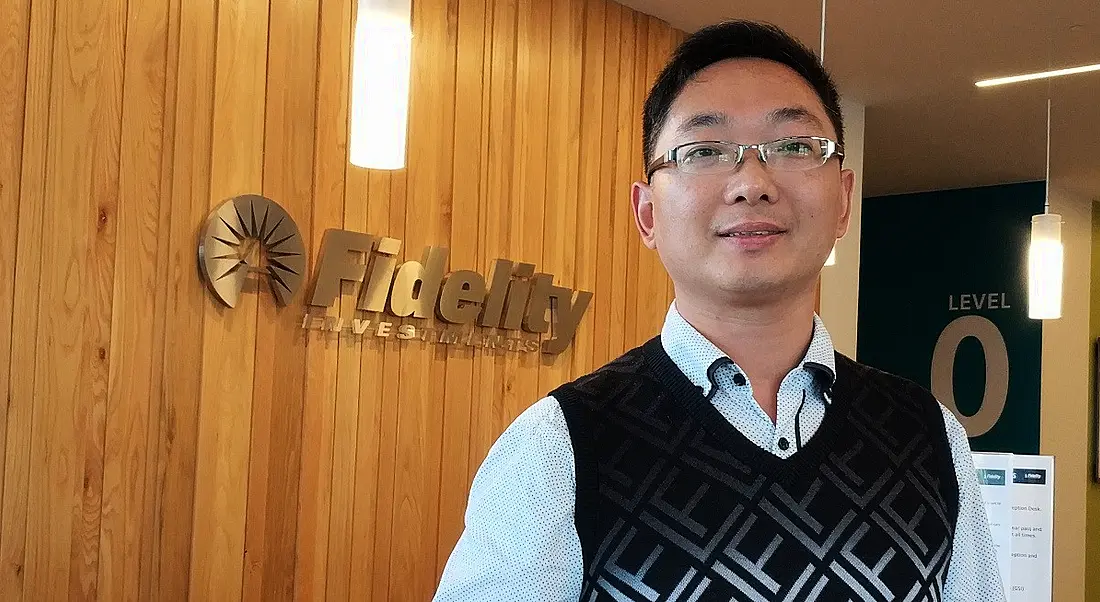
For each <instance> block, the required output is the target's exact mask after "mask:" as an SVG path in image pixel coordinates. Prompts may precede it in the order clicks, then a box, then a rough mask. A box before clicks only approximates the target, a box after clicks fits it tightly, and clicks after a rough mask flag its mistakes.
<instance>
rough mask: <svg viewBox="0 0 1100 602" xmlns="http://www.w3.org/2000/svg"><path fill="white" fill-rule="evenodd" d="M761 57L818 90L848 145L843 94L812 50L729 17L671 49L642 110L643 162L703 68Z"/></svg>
mask: <svg viewBox="0 0 1100 602" xmlns="http://www.w3.org/2000/svg"><path fill="white" fill-rule="evenodd" d="M737 58H760V59H766V60H770V61H775V62H777V63H780V64H783V65H786V66H788V67H790V68H791V69H793V70H794V71H795V72H796V73H798V74H799V75H800V76H802V78H803V79H805V80H806V82H807V83H809V84H810V86H811V87H812V88H813V89H814V91H815V92H816V93H817V97H818V98H819V99H821V104H822V105H823V106H824V107H825V113H826V114H827V115H828V117H829V121H831V122H832V124H833V127H834V128H835V129H836V132H837V142H839V143H840V144H841V145H843V144H844V121H843V118H842V117H841V114H840V95H839V94H838V93H837V90H836V84H834V83H833V80H832V78H831V77H830V76H829V72H828V71H826V70H825V67H824V66H823V65H822V64H821V61H820V60H819V59H818V57H817V55H816V54H815V53H814V51H813V50H810V49H809V48H807V47H806V46H805V45H804V44H802V43H801V42H799V41H798V40H797V39H795V38H794V37H793V36H791V35H790V34H788V33H787V32H785V31H783V30H782V29H780V28H779V27H777V26H775V25H772V24H770V23H758V22H755V21H725V22H722V23H717V24H715V25H710V26H708V27H704V28H703V29H700V30H699V31H697V32H695V33H693V34H691V35H690V36H688V37H687V39H685V40H684V41H683V42H682V43H681V44H680V46H679V47H678V48H677V49H676V51H675V52H674V53H673V54H672V57H671V58H670V59H669V62H668V64H667V65H665V68H664V69H663V70H662V71H661V74H660V75H659V76H657V81H656V82H654V84H653V87H652V88H651V89H650V90H649V96H647V97H646V100H645V108H644V110H643V113H642V152H643V154H644V155H645V156H644V157H643V161H642V165H648V164H649V162H650V161H652V160H653V153H654V150H655V149H654V147H655V146H656V144H657V136H658V135H660V133H661V129H662V128H663V127H664V125H665V121H667V120H668V113H669V110H670V109H671V107H672V103H673V102H675V101H676V98H677V97H679V96H680V93H681V92H682V91H683V89H684V87H685V86H686V85H687V84H688V83H689V82H690V81H691V80H692V79H693V78H694V77H695V76H696V75H697V74H698V73H699V72H700V71H702V70H704V69H706V68H707V67H709V66H711V65H713V64H715V63H717V62H720V61H724V60H727V59H737Z"/></svg>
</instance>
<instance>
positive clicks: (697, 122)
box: [676, 113, 730, 134]
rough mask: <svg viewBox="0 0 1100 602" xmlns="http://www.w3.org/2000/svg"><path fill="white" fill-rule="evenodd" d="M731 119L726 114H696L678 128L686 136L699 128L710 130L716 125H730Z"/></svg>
mask: <svg viewBox="0 0 1100 602" xmlns="http://www.w3.org/2000/svg"><path fill="white" fill-rule="evenodd" d="M729 123H730V119H729V117H726V114H725V113H696V114H695V115H692V116H691V117H689V118H687V119H686V120H684V121H683V123H681V124H680V127H678V128H676V131H678V132H679V133H681V134H686V133H688V132H690V131H692V130H697V129H699V128H709V127H714V126H716V125H729Z"/></svg>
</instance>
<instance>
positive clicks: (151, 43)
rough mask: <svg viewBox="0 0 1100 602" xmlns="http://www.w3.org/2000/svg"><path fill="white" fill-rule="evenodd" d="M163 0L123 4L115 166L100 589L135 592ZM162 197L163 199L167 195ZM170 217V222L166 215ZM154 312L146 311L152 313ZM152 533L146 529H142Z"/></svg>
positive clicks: (157, 258) (153, 342)
mask: <svg viewBox="0 0 1100 602" xmlns="http://www.w3.org/2000/svg"><path fill="white" fill-rule="evenodd" d="M168 5H169V3H168V1H167V0H161V1H159V2H142V3H129V4H128V5H127V11H128V15H127V23H126V32H127V36H126V50H125V59H124V60H125V67H124V74H123V80H122V81H123V82H124V88H123V105H122V138H121V146H120V148H121V157H120V174H119V183H120V191H119V204H118V219H117V223H118V226H119V234H120V235H119V236H118V241H117V244H116V246H115V257H114V262H115V265H116V272H115V278H114V294H113V295H112V309H111V314H112V318H111V323H112V324H113V325H114V326H113V328H112V331H113V332H112V336H111V340H110V354H109V358H110V375H109V381H108V384H107V430H106V435H105V437H104V468H103V504H102V515H103V518H102V522H101V524H100V534H99V538H100V547H99V555H100V562H99V575H98V590H99V596H100V597H101V598H102V599H105V600H136V599H138V596H139V593H140V592H139V588H140V582H141V570H142V568H143V567H147V566H148V564H147V563H146V562H143V560H145V559H144V558H143V556H142V539H143V537H142V535H143V533H142V529H143V527H144V526H145V524H146V522H145V519H144V512H145V509H146V503H145V498H146V496H149V495H151V494H152V492H151V491H149V490H147V489H146V486H147V484H148V479H147V478H146V475H147V473H151V472H155V467H156V456H155V455H153V457H152V459H151V461H150V458H149V455H150V453H153V454H155V452H156V450H155V448H153V449H150V446H149V441H148V439H149V436H148V433H149V430H150V428H151V426H152V424H153V422H152V420H151V415H152V413H153V412H154V410H155V408H156V407H157V406H156V405H155V404H153V403H151V394H152V392H153V390H154V388H156V384H155V381H154V378H158V379H159V377H160V372H161V362H163V359H164V358H163V356H162V355H157V354H156V353H155V350H156V348H157V346H158V340H157V339H158V338H159V330H160V328H161V326H160V325H159V324H158V323H157V322H158V321H157V320H156V317H157V316H158V314H157V310H158V309H160V308H161V307H162V306H160V307H158V305H157V303H156V302H157V300H158V293H157V292H158V289H162V288H163V287H162V286H159V285H160V278H161V274H162V273H163V272H162V271H161V259H162V256H161V255H160V252H161V245H160V244H159V241H160V240H162V239H164V238H167V237H164V236H161V232H162V231H161V227H162V220H161V215H162V211H161V204H162V199H163V196H162V195H161V185H162V172H161V164H162V161H163V154H164V149H163V148H162V147H163V143H164V136H163V131H162V130H163V129H164V114H165V105H164V94H165V76H166V70H167V55H166V51H167V43H168ZM164 204H165V205H167V203H166V202H165V203H164ZM164 226H165V227H167V225H166V224H164ZM150 318H152V319H150ZM146 537H148V536H146Z"/></svg>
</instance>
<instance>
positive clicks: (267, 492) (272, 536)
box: [243, 0, 324, 600]
mask: <svg viewBox="0 0 1100 602" xmlns="http://www.w3.org/2000/svg"><path fill="white" fill-rule="evenodd" d="M269 19H270V22H269V24H268V33H267V35H268V40H267V81H266V89H267V92H266V110H265V125H264V129H263V133H264V142H263V149H264V150H263V192H264V194H265V195H266V196H267V197H269V198H272V199H274V200H275V201H276V202H278V203H279V204H280V205H281V206H282V207H283V208H284V209H285V210H286V211H287V213H288V214H289V215H290V216H291V217H292V218H293V219H294V220H295V222H297V224H298V228H299V231H300V232H302V233H303V237H305V238H306V239H305V246H306V248H309V247H310V246H311V245H310V242H311V241H310V240H309V238H308V237H309V236H310V232H311V223H310V222H311V208H312V206H313V205H314V203H315V202H324V201H323V200H320V199H315V197H314V194H313V145H314V137H315V135H316V134H315V131H316V126H317V124H316V119H315V110H316V102H317V88H316V82H317V74H316V73H317V30H318V23H317V20H318V6H317V1H316V0H303V1H301V2H293V3H282V2H275V3H272V4H271V10H270V17H269ZM264 288H265V289H266V288H267V286H266V284H265V286H264ZM307 294H308V293H307V291H304V290H303V291H299V292H298V294H297V295H295V296H294V298H293V299H291V301H290V303H288V305H287V306H286V307H282V308H280V307H278V306H277V305H276V303H275V300H274V297H273V296H272V295H269V294H266V290H265V291H264V293H263V294H261V295H260V297H259V322H258V324H257V326H256V332H257V335H256V341H255V344H256V348H255V353H256V360H255V361H256V365H255V372H256V379H255V385H254V389H253V398H252V429H251V431H252V456H251V461H250V466H249V487H248V510H247V513H248V519H247V523H246V527H245V560H246V566H245V581H244V585H243V596H244V597H245V598H246V599H252V600H289V599H291V598H292V597H293V592H294V566H295V544H296V541H297V533H296V531H297V517H298V491H297V484H298V480H297V476H298V471H299V467H300V465H301V416H302V408H303V396H304V386H305V367H306V365H305V348H306V347H305V346H306V340H305V337H303V336H302V333H300V332H299V331H298V325H299V324H300V323H301V316H302V313H303V312H304V311H305V307H306V305H305V298H306V295H307Z"/></svg>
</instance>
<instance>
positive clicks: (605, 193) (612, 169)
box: [592, 0, 626, 366]
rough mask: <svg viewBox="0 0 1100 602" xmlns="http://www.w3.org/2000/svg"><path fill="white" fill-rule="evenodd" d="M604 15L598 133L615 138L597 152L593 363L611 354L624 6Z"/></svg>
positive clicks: (608, 4) (602, 361)
mask: <svg viewBox="0 0 1100 602" xmlns="http://www.w3.org/2000/svg"><path fill="white" fill-rule="evenodd" d="M604 4H605V6H606V8H607V10H606V13H607V16H606V19H605V30H604V31H605V38H604V49H605V60H604V79H603V105H602V109H601V110H602V112H603V115H602V118H603V121H602V126H601V132H600V134H601V136H602V138H603V140H615V141H616V142H615V144H611V145H609V146H610V148H606V149H605V150H604V152H603V154H602V155H601V156H600V194H599V197H598V198H599V208H598V211H597V215H598V219H597V221H596V224H597V228H598V234H597V241H596V245H597V246H596V248H597V249H598V252H597V254H596V285H595V287H594V289H595V290H594V291H593V293H594V294H593V303H592V305H593V311H592V333H593V334H592V362H593V365H594V366H600V365H603V364H605V363H607V362H608V361H609V360H610V359H611V358H612V357H613V355H612V353H613V352H612V349H618V347H617V346H615V345H612V328H611V320H612V310H611V308H612V302H613V299H612V297H613V296H614V295H613V293H612V290H613V289H614V288H615V285H616V283H617V280H616V279H615V278H614V277H613V270H614V250H615V222H614V218H613V214H614V208H615V206H616V205H617V204H618V199H619V198H621V194H622V192H621V191H620V190H619V185H618V171H617V169H616V165H617V163H618V157H619V154H620V153H622V152H626V151H625V150H620V147H619V145H618V139H619V136H618V127H619V125H618V124H619V104H620V102H621V101H620V98H619V96H620V94H621V92H622V90H621V88H622V86H621V85H620V83H619V72H620V69H619V55H620V53H621V52H622V47H621V45H620V41H621V40H622V20H623V13H624V9H623V8H622V5H620V4H619V3H617V2H612V1H611V0H607V1H606V2H605V3H604Z"/></svg>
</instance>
